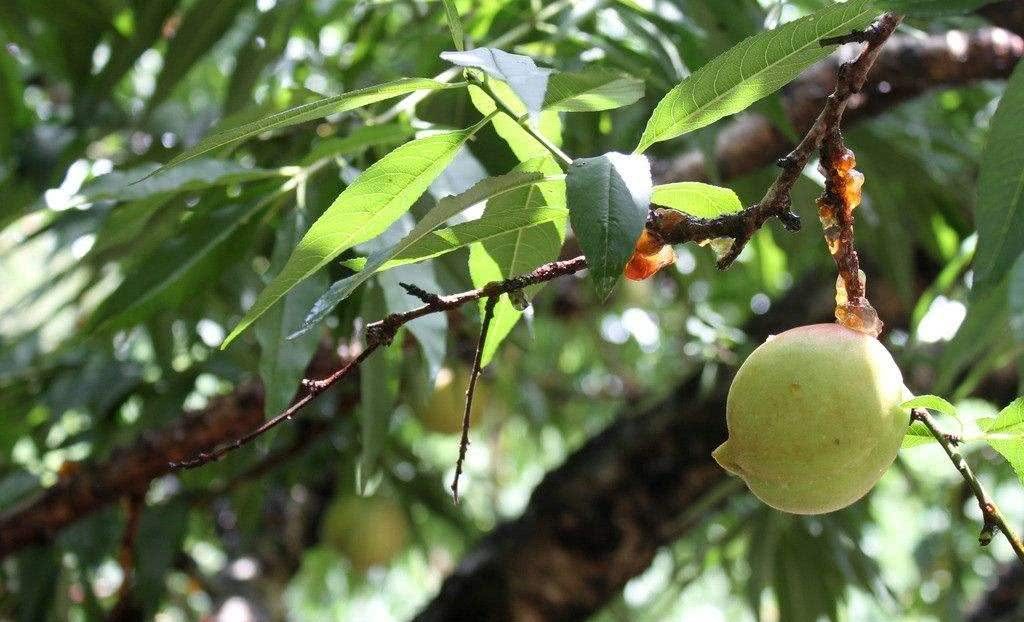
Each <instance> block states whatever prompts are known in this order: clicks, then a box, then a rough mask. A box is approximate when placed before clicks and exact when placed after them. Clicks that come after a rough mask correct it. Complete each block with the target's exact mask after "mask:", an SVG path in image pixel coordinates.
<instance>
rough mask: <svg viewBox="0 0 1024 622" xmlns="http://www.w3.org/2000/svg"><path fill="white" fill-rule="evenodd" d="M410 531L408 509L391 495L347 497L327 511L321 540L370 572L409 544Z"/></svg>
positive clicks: (359, 567) (339, 500)
mask: <svg viewBox="0 0 1024 622" xmlns="http://www.w3.org/2000/svg"><path fill="white" fill-rule="evenodd" d="M408 531H409V525H408V520H407V518H406V515H405V512H404V511H403V510H402V508H401V506H399V505H398V504H397V503H396V502H394V501H392V500H391V499H387V498H384V497H379V496H377V497H345V498H342V499H338V500H337V501H335V502H334V503H332V504H331V506H330V507H329V508H328V509H327V512H326V513H325V514H324V518H323V525H322V528H321V540H322V542H323V543H324V544H326V545H328V546H330V547H332V548H333V549H335V550H336V551H338V552H339V553H341V554H342V555H344V556H345V557H347V558H348V559H349V561H350V562H351V563H352V567H353V568H355V569H356V570H357V571H358V572H366V570H367V569H369V568H370V567H372V566H381V565H385V564H387V563H388V562H390V561H391V560H392V559H394V557H395V556H396V555H397V554H398V553H399V552H401V550H402V549H403V548H404V547H405V542H406V537H407V534H408Z"/></svg>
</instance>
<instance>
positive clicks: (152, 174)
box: [62, 159, 284, 208]
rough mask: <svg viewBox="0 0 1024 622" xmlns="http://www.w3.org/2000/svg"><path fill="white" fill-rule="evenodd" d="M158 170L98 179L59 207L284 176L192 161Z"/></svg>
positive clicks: (143, 169) (216, 162)
mask: <svg viewBox="0 0 1024 622" xmlns="http://www.w3.org/2000/svg"><path fill="white" fill-rule="evenodd" d="M160 168H161V167H160V166H159V165H157V164H147V165H143V166H138V167H135V168H132V169H128V170H125V171H114V172H112V173H108V174H106V175H102V176H100V177H97V178H96V179H94V180H93V181H91V182H89V183H87V184H86V185H85V186H83V187H82V189H81V191H79V192H78V193H77V194H75V195H74V196H72V197H71V198H70V199H69V200H68V203H67V205H66V206H62V207H67V208H70V207H78V206H81V205H85V204H87V203H95V202H97V201H138V200H140V199H148V198H150V197H154V196H157V195H162V194H167V193H171V192H194V191H196V190H203V189H206V188H212V187H215V186H230V185H233V184H240V183H245V182H248V181H257V180H260V179H269V178H273V177H283V176H284V172H283V171H281V170H276V171H275V170H270V169H261V168H250V167H247V166H242V165H241V164H239V163H237V162H232V161H231V160H206V159H204V160H193V161H192V162H189V163H188V164H186V165H183V166H180V167H178V168H176V169H175V170H173V171H165V172H163V173H160V174H159V175H156V172H157V171H158V170H160ZM140 178H141V181H140Z"/></svg>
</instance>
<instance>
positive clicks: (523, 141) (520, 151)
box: [469, 86, 560, 162]
mask: <svg viewBox="0 0 1024 622" xmlns="http://www.w3.org/2000/svg"><path fill="white" fill-rule="evenodd" d="M469 98H470V100H471V101H472V102H473V106H474V107H475V108H476V109H477V110H478V111H479V112H480V114H482V115H484V116H489V115H494V116H493V117H492V118H491V123H492V125H493V126H494V131H495V132H496V133H497V134H498V136H500V137H501V139H502V140H504V141H505V142H506V143H507V144H508V147H509V149H511V150H512V153H513V154H514V155H515V156H516V158H518V159H519V161H520V162H526V161H528V160H532V159H534V158H544V157H547V158H552V156H551V153H550V152H548V150H547V148H546V147H545V146H544V145H542V144H541V143H540V142H539V141H537V139H536V138H534V137H533V136H531V135H530V133H529V132H527V131H526V130H525V129H523V127H522V126H521V125H519V123H518V122H517V121H516V120H515V119H513V118H512V117H510V116H509V115H507V114H505V113H504V112H497V110H498V107H497V105H496V104H495V103H494V100H493V99H491V97H490V96H489V95H487V93H485V92H484V91H483V90H481V89H480V88H479V87H476V86H470V87H469ZM506 103H508V104H509V105H510V107H511V108H512V110H513V111H514V112H516V113H519V112H520V110H518V109H517V105H519V106H521V105H522V104H521V102H518V101H515V102H509V101H506ZM522 113H523V114H526V109H525V108H522ZM557 121H558V113H557V112H554V111H550V110H546V111H544V112H542V113H541V114H540V123H539V125H540V128H539V129H540V131H541V133H543V134H544V135H545V136H546V137H548V138H557V136H556V137H553V136H552V132H553V131H555V130H560V125H558V123H557ZM558 142H560V141H558V140H555V143H556V144H557V143H558ZM552 161H554V158H552Z"/></svg>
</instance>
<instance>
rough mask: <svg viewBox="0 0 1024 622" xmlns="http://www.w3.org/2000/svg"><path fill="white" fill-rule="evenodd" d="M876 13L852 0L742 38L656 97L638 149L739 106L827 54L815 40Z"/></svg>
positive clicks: (852, 26) (866, 2) (863, 1)
mask: <svg viewBox="0 0 1024 622" xmlns="http://www.w3.org/2000/svg"><path fill="white" fill-rule="evenodd" d="M876 14H877V9H876V8H875V7H873V6H872V5H871V3H870V0H850V1H849V2H846V3H843V4H835V5H831V6H829V7H827V8H825V9H822V10H821V11H819V12H817V13H815V14H814V15H809V16H807V17H803V18H800V19H798V20H795V21H792V22H789V23H787V24H783V25H782V26H779V27H778V28H776V29H775V30H768V31H764V32H761V33H759V34H757V35H754V36H753V37H750V38H748V39H745V40H744V41H742V42H741V43H739V44H737V45H736V46H735V47H733V48H731V49H730V50H729V51H727V52H725V53H724V54H722V55H720V56H718V57H716V58H714V59H713V60H711V61H710V62H708V63H707V64H706V65H704V66H703V67H701V68H700V69H699V70H697V71H696V72H694V73H693V74H692V75H690V76H689V77H687V78H686V79H685V80H683V81H682V82H681V83H680V84H679V85H678V86H676V87H675V88H673V89H672V90H671V91H670V92H669V93H668V95H666V96H665V97H664V99H662V100H661V102H659V103H658V106H657V108H655V109H654V113H653V114H652V115H651V118H650V120H649V121H648V122H647V127H646V128H645V129H644V133H643V136H641V138H640V143H639V144H638V145H637V148H636V152H637V153H641V152H643V151H645V150H646V149H647V148H648V147H650V146H651V145H653V144H654V143H657V142H661V141H663V140H668V139H670V138H675V137H676V136H679V135H681V134H685V133H686V132H691V131H693V130H695V129H698V128H701V127H704V126H706V125H710V124H711V123H714V122H715V121H717V120H718V119H721V118H722V117H724V116H727V115H730V114H735V113H737V112H740V111H741V110H743V109H744V108H746V107H747V106H749V105H750V104H752V103H754V102H755V101H757V100H759V99H761V98H762V97H764V96H765V95H768V94H769V93H773V92H774V91H776V90H777V89H779V88H780V87H782V86H784V85H785V84H787V83H788V82H789V81H790V80H792V79H793V78H795V77H796V76H797V75H798V74H799V73H800V72H801V71H803V70H804V69H805V68H807V67H809V66H810V65H811V64H812V63H814V62H816V61H818V60H821V59H822V58H824V57H826V56H827V55H828V54H829V53H830V52H831V51H832V46H827V47H823V46H821V45H819V43H818V41H819V40H821V39H822V38H825V37H830V36H834V35H838V34H846V33H847V32H849V31H850V30H852V29H856V28H859V27H861V26H863V25H865V24H866V23H868V21H870V19H871V18H872V17H874V16H875V15H876Z"/></svg>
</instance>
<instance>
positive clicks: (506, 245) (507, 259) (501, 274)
mask: <svg viewBox="0 0 1024 622" xmlns="http://www.w3.org/2000/svg"><path fill="white" fill-rule="evenodd" d="M517 170H520V171H531V170H532V171H536V172H540V173H544V172H546V173H552V172H556V171H559V170H560V169H559V167H558V165H557V164H556V163H554V162H553V161H551V160H550V159H543V158H542V159H536V160H531V161H529V162H524V163H522V164H521V165H519V166H518V167H517ZM563 205H565V191H564V188H563V186H561V185H555V184H547V185H546V186H545V185H542V184H538V185H534V186H530V187H528V188H522V189H519V190H516V191H513V192H509V193H507V194H503V195H501V196H497V197H495V198H493V199H491V200H490V201H488V203H487V208H486V209H485V210H484V217H485V218H486V217H488V216H492V215H494V214H509V213H513V212H519V211H524V212H525V211H527V210H530V209H543V208H544V206H557V207H559V208H560V207H561V206H563ZM564 239H565V220H564V218H563V219H559V220H556V221H553V222H548V223H544V224H540V225H535V226H531V227H523V228H521V229H518V230H516V231H509V232H506V233H503V234H501V235H498V236H494V237H490V238H488V239H486V240H485V241H482V242H479V243H475V244H473V245H472V246H470V248H469V275H470V278H471V279H472V280H473V285H475V286H476V287H483V286H484V285H486V284H487V283H490V282H492V281H501V280H504V279H507V278H509V277H511V276H515V275H517V274H523V273H526V272H529V271H531V270H533V269H534V268H537V267H538V266H541V265H543V264H545V263H547V262H549V261H553V260H554V259H557V258H558V253H559V251H560V250H561V248H562V242H563V240H564ZM540 288H541V285H536V286H534V287H530V288H527V289H526V290H525V291H523V294H524V296H525V297H526V299H529V298H532V297H533V296H534V295H536V293H537V292H538V291H539V290H540ZM485 304H486V301H484V300H481V301H480V312H481V314H482V313H483V308H484V305H485ZM522 314H523V312H522V310H521V309H520V308H518V307H517V306H516V305H513V304H512V302H511V301H510V300H509V297H508V296H502V297H501V298H500V299H499V300H498V302H497V304H495V306H494V317H493V318H492V320H491V325H490V328H489V329H488V332H487V342H486V343H484V347H483V352H482V356H481V364H483V365H487V364H489V363H490V362H491V359H492V358H493V357H494V354H495V353H496V352H497V351H498V347H499V346H500V345H501V343H502V342H503V341H504V340H505V338H506V337H507V336H508V334H509V333H510V332H511V331H512V328H514V327H515V325H516V322H518V321H519V318H520V317H521V316H522Z"/></svg>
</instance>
